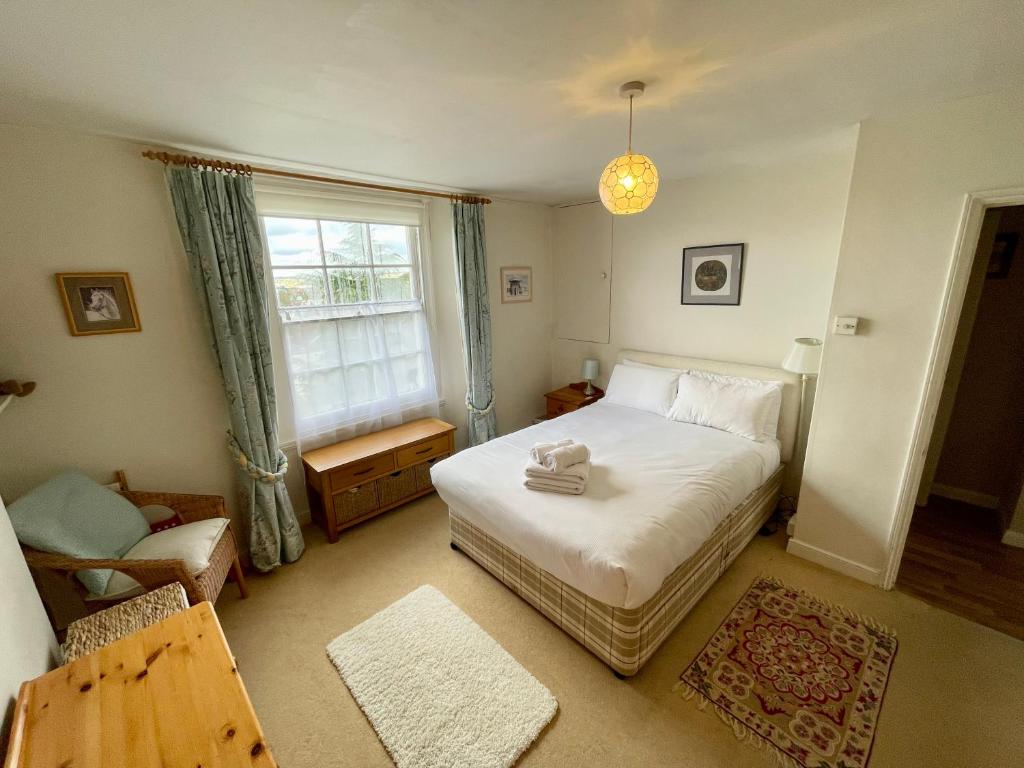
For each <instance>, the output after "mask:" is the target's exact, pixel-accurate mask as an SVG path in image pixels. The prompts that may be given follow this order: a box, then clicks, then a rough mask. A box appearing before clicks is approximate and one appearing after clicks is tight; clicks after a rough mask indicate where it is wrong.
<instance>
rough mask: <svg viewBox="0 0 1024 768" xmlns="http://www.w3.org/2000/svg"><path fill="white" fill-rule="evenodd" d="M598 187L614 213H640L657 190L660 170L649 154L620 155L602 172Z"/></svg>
mask: <svg viewBox="0 0 1024 768" xmlns="http://www.w3.org/2000/svg"><path fill="white" fill-rule="evenodd" d="M597 190H598V192H599V193H600V195H601V202H602V203H603V204H604V207H605V208H607V209H608V210H609V211H611V212H612V213H615V214H630V213H640V212H641V211H643V210H645V209H646V208H647V206H649V205H650V204H651V203H653V202H654V196H655V195H656V194H657V193H658V169H657V168H655V167H654V163H652V162H651V158H649V157H647V155H634V154H626V155H620V156H619V157H616V158H615V159H614V160H612V161H611V162H610V163H608V165H607V166H606V167H605V169H604V171H603V172H602V173H601V181H600V183H598V185H597Z"/></svg>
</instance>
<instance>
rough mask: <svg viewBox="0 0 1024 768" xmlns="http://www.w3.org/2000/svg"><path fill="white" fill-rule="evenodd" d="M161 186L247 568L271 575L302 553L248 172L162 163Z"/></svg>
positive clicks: (254, 206)
mask: <svg viewBox="0 0 1024 768" xmlns="http://www.w3.org/2000/svg"><path fill="white" fill-rule="evenodd" d="M167 184H168V186H169V187H170V190H171V200H172V201H173V203H174V212H175V214H176V216H177V219H178V229H179V231H180V232H181V242H182V244H183V245H184V246H185V253H186V254H187V255H188V263H189V268H190V270H191V273H192V282H193V284H194V285H195V288H196V293H197V295H198V297H199V303H200V305H201V306H202V313H203V317H204V319H205V320H206V323H207V327H208V328H209V329H210V333H211V336H212V340H213V351H214V354H215V355H216V357H217V362H218V364H219V366H220V372H221V376H222V377H223V379H224V393H225V394H226V395H227V401H228V412H229V417H230V423H231V430H230V431H229V432H228V447H229V449H230V450H231V453H232V455H233V456H234V458H235V461H236V462H237V463H238V471H239V480H240V488H241V494H240V495H241V504H242V510H243V512H244V513H245V514H246V515H247V516H248V522H249V552H250V554H251V556H252V562H253V565H255V566H256V567H257V568H258V569H259V570H261V571H269V570H271V569H273V568H276V567H277V566H279V565H281V562H282V561H284V562H292V561H294V560H297V559H298V558H299V556H300V555H302V551H303V549H304V547H305V544H304V543H303V540H302V531H301V530H300V529H299V524H298V521H297V520H296V518H295V511H294V510H293V509H292V502H291V499H289V498H288V491H287V489H286V488H285V486H284V476H285V472H287V471H288V461H287V459H286V458H285V456H284V454H283V453H282V452H281V450H280V447H279V445H278V441H277V395H276V393H275V392H274V371H273V365H272V363H271V359H270V326H269V321H268V314H267V287H266V282H265V281H264V277H263V274H264V273H263V241H262V239H261V238H260V225H259V217H258V215H257V213H256V201H255V198H254V197H253V191H252V179H251V178H250V177H248V176H237V175H234V174H227V173H219V172H216V171H207V170H202V169H199V168H190V167H183V166H169V167H168V169H167Z"/></svg>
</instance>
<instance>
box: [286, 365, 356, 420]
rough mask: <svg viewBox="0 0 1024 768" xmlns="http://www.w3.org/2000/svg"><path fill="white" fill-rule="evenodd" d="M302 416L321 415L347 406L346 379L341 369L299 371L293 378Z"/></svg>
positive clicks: (297, 404) (297, 407) (297, 402)
mask: <svg viewBox="0 0 1024 768" xmlns="http://www.w3.org/2000/svg"><path fill="white" fill-rule="evenodd" d="M292 384H293V385H294V387H295V391H294V396H295V405H296V410H297V411H298V413H299V416H300V417H307V418H308V417H310V416H321V415H323V414H325V413H333V412H335V411H340V410H342V409H343V408H345V406H346V403H345V380H344V376H343V375H342V372H341V369H340V368H336V369H334V370H332V371H318V372H316V373H299V374H296V375H295V376H294V377H293V378H292Z"/></svg>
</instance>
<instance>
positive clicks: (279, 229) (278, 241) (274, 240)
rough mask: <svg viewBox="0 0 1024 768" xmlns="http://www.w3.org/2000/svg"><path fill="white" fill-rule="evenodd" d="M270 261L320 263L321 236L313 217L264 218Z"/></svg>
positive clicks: (279, 264) (279, 263)
mask: <svg viewBox="0 0 1024 768" xmlns="http://www.w3.org/2000/svg"><path fill="white" fill-rule="evenodd" d="M263 221H264V225H265V226H266V228H267V246H268V247H269V248H270V263H271V264H273V265H274V266H292V265H297V264H309V265H313V264H319V263H320V237H319V235H317V232H316V221H314V220H312V219H280V218H274V217H271V216H265V217H264V218H263Z"/></svg>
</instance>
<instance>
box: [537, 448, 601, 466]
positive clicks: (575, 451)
mask: <svg viewBox="0 0 1024 768" xmlns="http://www.w3.org/2000/svg"><path fill="white" fill-rule="evenodd" d="M586 461H590V449H589V448H587V446H585V445H584V444H583V443H573V444H572V445H563V446H562V447H560V448H555V450H553V451H549V452H548V453H547V454H545V455H544V460H543V461H542V462H541V464H543V465H544V466H545V467H547V468H548V469H550V470H551V471H552V472H565V471H567V470H568V469H569V467H571V466H573V465H574V464H582V463H584V462H586Z"/></svg>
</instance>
